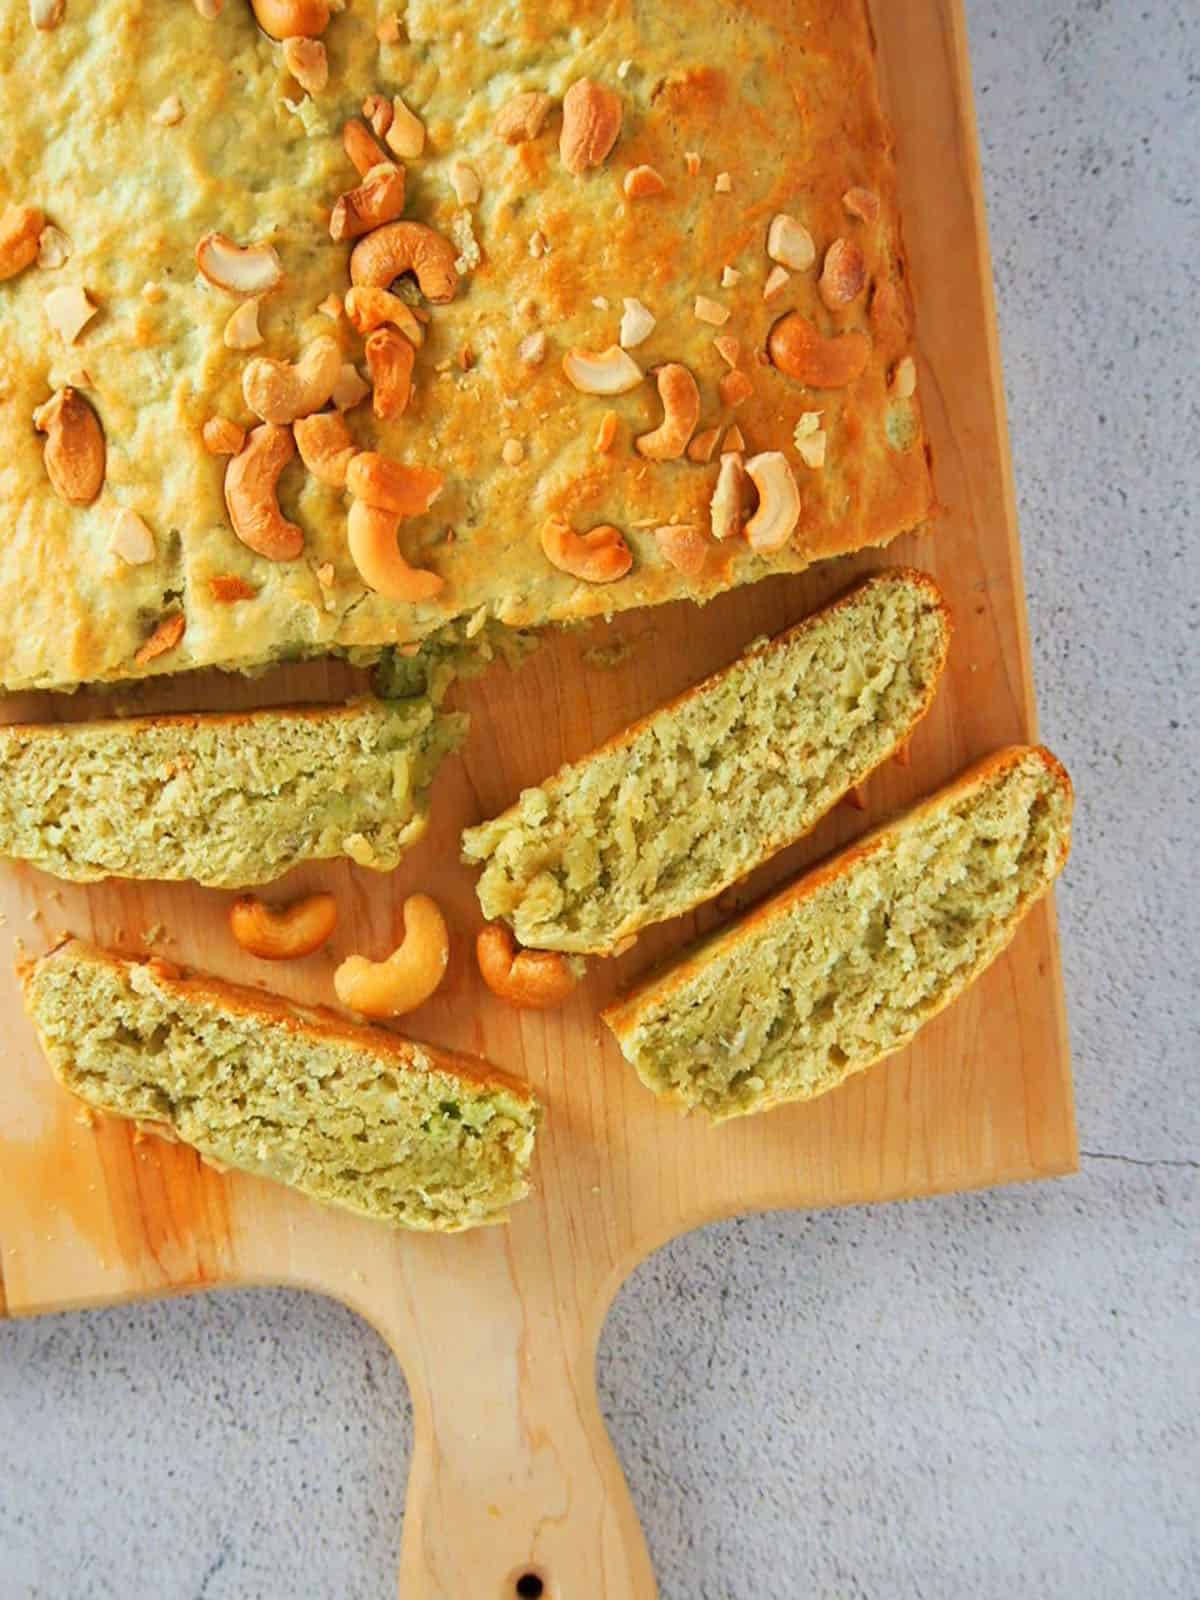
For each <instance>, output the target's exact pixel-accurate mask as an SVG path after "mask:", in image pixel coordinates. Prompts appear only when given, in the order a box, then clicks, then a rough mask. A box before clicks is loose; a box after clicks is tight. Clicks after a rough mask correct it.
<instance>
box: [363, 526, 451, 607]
mask: <svg viewBox="0 0 1200 1600" xmlns="http://www.w3.org/2000/svg"><path fill="white" fill-rule="evenodd" d="M399 528H400V518H399V516H398V515H397V514H396V513H395V512H394V511H381V510H380V509H379V507H378V506H369V505H367V504H366V502H365V501H362V500H354V501H352V502H351V505H350V516H349V519H348V522H347V530H346V531H347V543H348V544H349V547H350V556H351V559H352V560H353V562H354V565H355V566H356V567H357V568H358V573H359V577H360V578H361V579H362V581H363V582H364V583H365V584H366V586H367V588H368V589H374V591H375V593H376V594H381V595H383V596H384V597H385V599H388V600H402V601H404V602H405V603H406V604H408V605H421V604H422V603H424V602H425V601H428V600H432V599H433V598H434V596H435V595H437V594H438V593H439V592H440V590H441V588H442V585H443V582H444V579H442V578H441V577H440V576H439V575H438V574H437V573H436V572H429V571H428V570H427V569H426V568H424V567H410V566H409V564H408V562H407V561H405V559H404V557H403V556H402V555H401V554H400V548H399V546H398V545H397V543H396V535H397V533H398V532H399Z"/></svg>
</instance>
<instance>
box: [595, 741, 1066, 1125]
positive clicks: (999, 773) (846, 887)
mask: <svg viewBox="0 0 1200 1600" xmlns="http://www.w3.org/2000/svg"><path fill="white" fill-rule="evenodd" d="M1071 802H1072V795H1071V781H1070V779H1069V778H1068V777H1067V774H1066V772H1065V771H1064V770H1063V768H1062V766H1061V765H1060V764H1059V763H1058V761H1057V760H1056V759H1055V758H1054V757H1053V756H1052V755H1051V754H1050V753H1049V751H1047V750H1043V749H1040V748H1015V749H1010V750H1002V751H1000V752H999V753H998V754H996V755H994V756H990V757H989V758H988V759H987V760H985V761H982V762H980V763H979V765H978V766H976V767H973V768H972V769H971V770H970V771H968V772H966V773H964V774H963V775H962V777H960V778H959V779H958V780H957V781H956V782H955V783H952V784H951V785H950V786H949V787H948V788H946V789H943V790H941V792H940V793H938V794H935V795H934V796H933V797H932V798H931V799H929V800H926V801H925V802H924V803H923V804H921V805H919V806H917V807H916V808H915V809H914V810H912V811H909V812H908V813H907V814H906V815H904V816H901V817H899V818H897V819H896V820H895V821H893V822H889V823H887V824H885V825H884V826H883V827H882V828H878V829H876V830H875V831H874V832H873V833H870V834H868V835H867V836H866V838H864V839H862V840H860V841H859V842H858V843H857V844H854V845H852V846H850V848H849V849H847V850H843V851H842V852H841V853H840V854H838V855H835V856H833V857H832V858H831V859H830V860H828V861H826V862H825V863H824V864H823V865H822V866H819V867H817V868H816V869H815V870H814V871H812V872H809V873H808V874H806V875H805V876H804V877H802V878H800V879H799V880H798V881H797V882H795V883H794V884H792V885H791V886H790V887H788V888H786V889H784V890H783V891H782V892H781V893H779V894H777V895H775V896H773V897H772V898H771V899H769V900H767V901H766V902H765V903H764V904H763V905H761V906H760V907H758V908H757V909H756V910H755V911H753V912H751V913H750V914H749V915H748V916H746V917H744V918H743V919H742V920H741V921H739V922H736V923H734V924H733V925H732V926H731V927H729V928H726V929H724V930H723V931H721V932H719V933H717V934H716V935H714V936H713V937H712V938H710V939H708V940H706V941H705V942H703V943H702V944H700V945H699V946H698V947H697V948H696V949H695V950H693V951H692V952H690V953H689V954H688V955H686V956H685V957H684V958H683V959H682V960H680V961H677V962H675V963H674V964H673V965H671V966H670V967H669V968H667V969H666V970H665V971H664V972H662V973H661V974H659V975H657V976H655V977H652V978H651V979H650V980H649V981H648V982H646V983H643V984H642V985H641V986H640V987H638V988H637V989H635V990H634V992H633V993H632V994H631V995H630V996H629V997H628V998H627V999H625V1000H622V1001H619V1002H618V1003H616V1004H614V1005H612V1006H610V1007H609V1008H608V1009H607V1010H606V1011H605V1012H604V1020H605V1021H606V1022H607V1023H608V1025H609V1027H610V1028H611V1029H612V1031H613V1033H614V1034H615V1035H616V1037H617V1042H618V1043H619V1045H620V1046H621V1049H622V1051H623V1052H624V1054H625V1057H626V1059H627V1060H628V1061H630V1062H631V1063H632V1064H633V1066H635V1067H636V1068H637V1071H638V1074H639V1076H640V1077H641V1079H642V1081H643V1083H645V1084H646V1086H647V1087H648V1088H650V1089H653V1090H654V1092H655V1093H656V1094H658V1095H661V1096H663V1097H664V1098H665V1099H667V1100H670V1101H672V1102H674V1103H675V1104H676V1105H677V1106H678V1107H680V1109H682V1110H685V1111H692V1110H701V1111H704V1112H707V1113H708V1115H709V1116H710V1117H712V1118H713V1119H714V1120H716V1121H723V1120H724V1119H725V1118H727V1117H736V1116H742V1115H745V1114H746V1113H747V1112H751V1111H765V1110H768V1109H769V1108H770V1107H771V1106H774V1105H778V1104H780V1103H781V1102H782V1101H785V1100H807V1099H811V1098H812V1097H813V1096H814V1095H818V1094H823V1093H824V1092H825V1091H826V1090H827V1089H833V1088H835V1087H836V1086H837V1085H838V1084H839V1083H841V1082H842V1081H843V1080H844V1079H845V1078H847V1077H849V1076H850V1074H851V1073H853V1072H861V1071H862V1070H863V1068H864V1067H869V1066H871V1065H872V1064H873V1063H874V1062H876V1061H879V1060H881V1059H882V1058H883V1057H884V1056H886V1055H890V1054H891V1053H892V1051H894V1050H899V1049H901V1048H902V1047H903V1046H904V1045H906V1044H908V1043H909V1041H910V1040H911V1039H912V1038H913V1037H914V1035H915V1034H916V1033H917V1032H918V1030H919V1029H920V1028H921V1027H922V1026H923V1025H924V1024H925V1023H926V1022H928V1021H929V1019H930V1018H931V1017H933V1016H935V1015H936V1014H937V1012H939V1011H941V1010H942V1008H943V1007H944V1006H947V1005H949V1003H950V1002H951V1001H952V1000H953V999H955V998H956V996H958V995H959V994H961V993H962V991H963V990H964V989H965V988H966V987H967V986H968V984H970V983H971V982H972V980H973V979H975V978H977V977H978V976H979V974H980V973H981V972H982V971H983V970H984V968H985V967H986V966H987V965H988V964H989V962H991V961H992V960H994V959H995V957H996V956H997V955H999V953H1000V952H1001V950H1003V949H1004V947H1005V945H1006V944H1007V943H1008V942H1009V940H1010V939H1011V938H1012V936H1013V934H1014V932H1015V931H1016V928H1017V924H1018V923H1019V922H1020V921H1021V918H1022V917H1023V916H1024V915H1025V913H1026V912H1027V911H1028V910H1029V908H1030V907H1031V906H1032V905H1033V904H1034V902H1035V901H1036V900H1037V899H1038V898H1039V897H1040V896H1041V895H1043V894H1044V893H1045V892H1046V890H1047V889H1048V888H1049V887H1050V884H1051V882H1052V881H1053V880H1054V878H1055V877H1056V875H1057V874H1058V873H1059V871H1061V869H1062V867H1063V865H1064V863H1065V862H1066V859H1067V852H1068V850H1069V849H1070V839H1071Z"/></svg>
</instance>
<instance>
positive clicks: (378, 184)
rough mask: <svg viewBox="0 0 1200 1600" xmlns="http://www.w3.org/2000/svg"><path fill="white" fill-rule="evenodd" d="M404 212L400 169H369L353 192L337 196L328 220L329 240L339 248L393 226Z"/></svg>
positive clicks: (385, 166)
mask: <svg viewBox="0 0 1200 1600" xmlns="http://www.w3.org/2000/svg"><path fill="white" fill-rule="evenodd" d="M403 210H404V168H403V167H397V166H393V165H392V164H391V163H390V162H388V163H385V164H384V165H382V166H378V167H373V168H372V169H371V171H370V172H369V173H368V174H367V176H366V177H365V178H364V179H363V181H362V183H360V184H359V186H358V188H357V189H351V190H350V191H349V193H347V194H343V195H339V196H338V199H337V202H336V203H335V205H334V208H333V214H332V216H331V217H330V219H329V237H330V238H331V239H333V240H335V241H336V242H337V243H338V244H341V243H342V241H343V240H345V239H359V238H361V237H362V235H363V234H364V233H370V231H371V229H372V228H380V227H382V226H383V224H384V223H385V222H393V221H394V220H395V219H396V218H397V217H398V216H399V215H400V213H401V212H402V211H403Z"/></svg>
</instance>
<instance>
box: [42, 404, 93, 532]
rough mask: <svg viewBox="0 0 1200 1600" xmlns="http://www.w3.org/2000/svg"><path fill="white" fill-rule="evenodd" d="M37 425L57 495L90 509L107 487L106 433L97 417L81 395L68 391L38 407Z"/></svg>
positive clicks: (47, 466)
mask: <svg viewBox="0 0 1200 1600" xmlns="http://www.w3.org/2000/svg"><path fill="white" fill-rule="evenodd" d="M33 425H34V427H35V428H36V429H37V430H38V432H39V433H44V434H45V435H46V445H45V449H44V450H43V452H42V459H43V461H44V462H45V466H46V476H47V477H48V478H49V479H50V484H51V487H52V488H53V490H54V492H55V494H56V495H57V496H58V498H59V499H60V500H65V501H66V502H67V504H68V505H69V506H90V505H91V503H92V501H93V500H94V499H95V498H96V496H97V495H98V494H99V493H100V490H101V489H102V488H103V487H104V473H105V467H106V462H107V450H106V448H105V444H104V430H103V429H102V428H101V426H100V421H99V418H98V417H97V416H96V413H95V412H94V411H93V410H92V408H91V406H90V405H89V404H88V402H87V401H86V400H85V399H84V398H83V396H82V395H81V394H79V393H77V392H76V390H74V389H72V388H70V387H67V388H65V389H58V390H56V391H55V393H54V394H52V395H51V396H50V398H49V400H47V401H46V404H45V405H44V406H39V407H38V409H37V410H36V411H35V412H34V414H33Z"/></svg>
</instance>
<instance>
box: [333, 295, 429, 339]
mask: <svg viewBox="0 0 1200 1600" xmlns="http://www.w3.org/2000/svg"><path fill="white" fill-rule="evenodd" d="M346 315H347V316H348V317H349V318H350V324H351V326H352V327H353V328H354V330H355V332H356V333H361V334H362V335H363V337H364V338H365V337H366V335H367V334H368V333H374V332H375V329H376V328H382V327H383V326H384V324H385V323H390V324H391V325H392V327H393V328H399V329H400V332H401V333H402V334H403V335H404V337H405V338H406V339H407V340H408V342H409V344H411V345H414V346H415V347H416V348H417V349H418V350H419V349H420V348H421V345H422V344H423V343H424V340H425V329H424V327H423V326H422V324H421V322H420V320H419V319H418V318H417V317H416V316H415V315H414V314H413V310H412V307H411V306H406V305H405V304H404V301H403V300H401V298H400V296H399V295H398V294H391V293H390V292H389V291H388V290H387V289H351V290H350V292H349V293H348V294H347V296H346Z"/></svg>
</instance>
